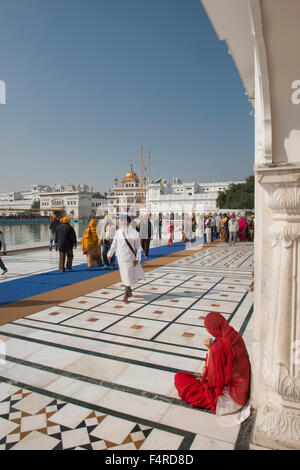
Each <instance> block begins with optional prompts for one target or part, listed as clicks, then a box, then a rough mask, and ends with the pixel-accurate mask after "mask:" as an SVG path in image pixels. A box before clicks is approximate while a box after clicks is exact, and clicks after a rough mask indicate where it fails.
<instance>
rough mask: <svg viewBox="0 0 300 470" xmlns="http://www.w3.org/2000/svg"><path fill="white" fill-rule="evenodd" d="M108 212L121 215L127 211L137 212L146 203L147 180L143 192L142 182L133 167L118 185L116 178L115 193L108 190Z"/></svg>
mask: <svg viewBox="0 0 300 470" xmlns="http://www.w3.org/2000/svg"><path fill="white" fill-rule="evenodd" d="M107 192H108V195H107V199H108V210H109V211H110V212H111V213H116V214H121V213H126V212H127V211H130V212H133V213H134V212H135V211H136V210H139V208H140V206H141V205H144V204H145V202H146V178H145V177H144V178H143V190H142V187H141V186H140V180H139V177H138V176H137V174H136V173H135V172H134V171H133V168H132V165H131V166H130V171H129V172H128V173H126V175H125V177H124V178H123V179H122V180H121V181H120V184H118V178H114V186H113V191H111V189H110V188H109V189H108V191H107Z"/></svg>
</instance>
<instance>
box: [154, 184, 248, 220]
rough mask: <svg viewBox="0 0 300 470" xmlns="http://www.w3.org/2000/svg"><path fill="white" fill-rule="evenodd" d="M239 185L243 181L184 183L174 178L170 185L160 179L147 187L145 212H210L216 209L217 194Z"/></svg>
mask: <svg viewBox="0 0 300 470" xmlns="http://www.w3.org/2000/svg"><path fill="white" fill-rule="evenodd" d="M239 183H244V181H226V182H224V181H223V182H213V183H197V182H191V183H185V182H183V181H182V180H181V179H180V178H174V180H173V183H172V184H171V183H168V182H167V181H166V180H165V179H164V178H160V179H159V180H157V181H154V182H151V183H150V184H149V185H148V187H147V198H146V206H147V210H148V212H151V214H158V213H160V212H161V213H162V214H168V213H170V212H173V213H174V214H176V213H177V214H181V213H185V212H189V213H191V212H194V213H203V212H205V211H207V212H212V211H215V210H217V209H218V207H217V197H218V194H219V192H221V191H224V190H226V189H228V188H229V186H230V185H231V184H239Z"/></svg>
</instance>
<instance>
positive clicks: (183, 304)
mask: <svg viewBox="0 0 300 470" xmlns="http://www.w3.org/2000/svg"><path fill="white" fill-rule="evenodd" d="M196 300H197V297H182V296H179V295H176V296H175V295H172V293H170V294H165V295H163V296H162V297H159V299H157V300H154V301H153V302H152V305H153V304H155V305H162V306H166V307H177V308H188V307H190V306H191V305H192V304H193V303H194V302H195V301H196Z"/></svg>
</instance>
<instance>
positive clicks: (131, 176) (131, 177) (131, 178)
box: [123, 164, 139, 183]
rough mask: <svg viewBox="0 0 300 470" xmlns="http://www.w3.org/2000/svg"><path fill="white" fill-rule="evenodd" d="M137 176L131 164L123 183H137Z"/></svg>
mask: <svg viewBox="0 0 300 470" xmlns="http://www.w3.org/2000/svg"><path fill="white" fill-rule="evenodd" d="M138 182H139V178H138V176H137V174H136V173H135V172H134V171H133V169H132V164H131V165H130V171H129V172H128V173H126V175H125V178H124V179H123V183H138Z"/></svg>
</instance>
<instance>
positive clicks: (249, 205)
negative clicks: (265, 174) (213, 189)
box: [217, 175, 254, 209]
mask: <svg viewBox="0 0 300 470" xmlns="http://www.w3.org/2000/svg"><path fill="white" fill-rule="evenodd" d="M217 206H218V207H219V208H220V209H253V208H254V176H253V175H250V176H248V178H246V179H245V183H238V184H231V185H230V186H229V188H228V189H227V190H225V191H222V192H219V195H218V197H217Z"/></svg>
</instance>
